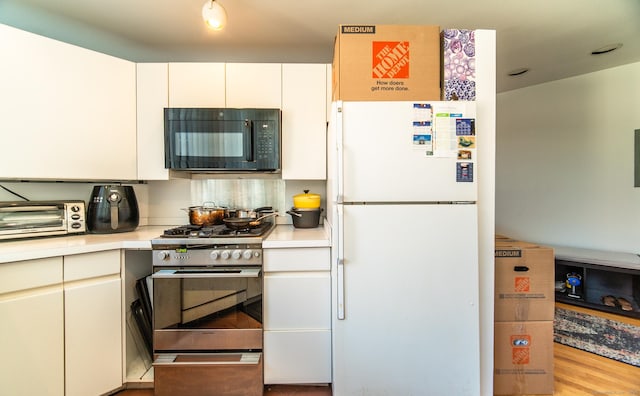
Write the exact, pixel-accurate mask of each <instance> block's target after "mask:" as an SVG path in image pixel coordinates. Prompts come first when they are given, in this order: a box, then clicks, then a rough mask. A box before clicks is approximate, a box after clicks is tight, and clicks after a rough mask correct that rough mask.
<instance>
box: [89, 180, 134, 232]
mask: <svg viewBox="0 0 640 396" xmlns="http://www.w3.org/2000/svg"><path fill="white" fill-rule="evenodd" d="M139 222H140V213H139V211H138V200H137V199H136V194H135V192H134V191H133V187H131V186H95V187H93V191H92V192H91V198H90V199H89V204H88V205H87V230H88V232H90V233H93V234H110V233H113V232H127V231H133V230H135V229H136V227H137V226H138V223H139Z"/></svg>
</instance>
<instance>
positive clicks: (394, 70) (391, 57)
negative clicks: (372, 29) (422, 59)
mask: <svg viewBox="0 0 640 396" xmlns="http://www.w3.org/2000/svg"><path fill="white" fill-rule="evenodd" d="M372 77H373V78H409V42H408V41H374V42H373V63H372Z"/></svg>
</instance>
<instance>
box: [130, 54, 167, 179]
mask: <svg viewBox="0 0 640 396" xmlns="http://www.w3.org/2000/svg"><path fill="white" fill-rule="evenodd" d="M136 67H137V80H136V83H137V92H138V96H137V106H138V108H137V111H138V179H139V180H167V179H168V178H169V171H168V170H167V169H165V168H164V108H165V107H168V106H169V103H168V100H169V97H168V95H169V88H168V78H167V73H168V65H167V64H166V63H138V64H137V66H136Z"/></svg>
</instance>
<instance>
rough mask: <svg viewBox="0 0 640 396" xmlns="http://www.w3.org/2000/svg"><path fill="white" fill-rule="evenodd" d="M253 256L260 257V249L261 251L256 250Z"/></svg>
mask: <svg viewBox="0 0 640 396" xmlns="http://www.w3.org/2000/svg"><path fill="white" fill-rule="evenodd" d="M253 257H255V258H258V257H260V251H259V250H257V251H255V252H253Z"/></svg>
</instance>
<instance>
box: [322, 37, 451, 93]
mask: <svg viewBox="0 0 640 396" xmlns="http://www.w3.org/2000/svg"><path fill="white" fill-rule="evenodd" d="M332 69H333V73H332V76H333V77H332V78H333V81H332V88H333V95H332V98H333V100H350V101H371V100H372V101H385V100H386V101H396V100H398V101H400V100H440V27H439V26H405V25H340V27H339V31H338V35H337V36H336V41H335V48H334V53H333V65H332Z"/></svg>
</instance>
